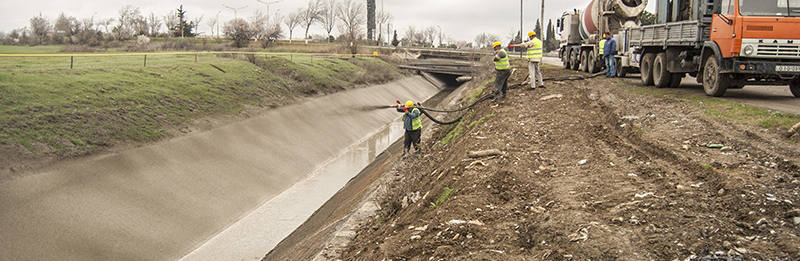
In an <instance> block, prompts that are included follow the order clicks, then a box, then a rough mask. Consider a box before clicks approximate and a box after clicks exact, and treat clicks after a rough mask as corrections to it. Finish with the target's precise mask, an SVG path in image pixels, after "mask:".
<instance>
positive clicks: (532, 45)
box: [510, 32, 544, 90]
mask: <svg viewBox="0 0 800 261" xmlns="http://www.w3.org/2000/svg"><path fill="white" fill-rule="evenodd" d="M528 39H529V40H528V41H527V42H524V43H522V44H518V45H516V46H518V47H524V48H528V52H527V53H526V55H525V58H528V75H530V77H531V87H530V89H529V90H536V79H539V87H541V88H544V79H542V68H541V67H540V66H539V64H540V62H541V61H542V47H543V46H544V45H543V44H542V41H541V40H539V38H536V32H529V33H528ZM514 46H515V45H511V46H510V47H514Z"/></svg>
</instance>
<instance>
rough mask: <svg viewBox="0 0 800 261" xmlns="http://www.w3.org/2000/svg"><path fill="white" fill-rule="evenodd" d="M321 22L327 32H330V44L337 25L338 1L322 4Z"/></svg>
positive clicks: (327, 1)
mask: <svg viewBox="0 0 800 261" xmlns="http://www.w3.org/2000/svg"><path fill="white" fill-rule="evenodd" d="M319 21H320V23H322V27H323V28H324V29H325V32H328V42H330V39H331V31H333V27H334V26H335V25H336V0H325V1H324V2H323V3H322V11H321V12H320V16H319Z"/></svg>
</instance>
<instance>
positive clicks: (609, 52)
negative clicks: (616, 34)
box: [603, 38, 617, 56]
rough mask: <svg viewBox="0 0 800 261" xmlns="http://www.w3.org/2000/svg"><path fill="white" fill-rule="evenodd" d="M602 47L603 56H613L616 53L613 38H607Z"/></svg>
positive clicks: (615, 43)
mask: <svg viewBox="0 0 800 261" xmlns="http://www.w3.org/2000/svg"><path fill="white" fill-rule="evenodd" d="M603 48H604V49H605V50H604V51H603V56H614V55H615V54H617V40H614V38H609V39H608V40H607V41H606V44H605V46H603Z"/></svg>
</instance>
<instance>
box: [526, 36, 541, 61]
mask: <svg viewBox="0 0 800 261" xmlns="http://www.w3.org/2000/svg"><path fill="white" fill-rule="evenodd" d="M531 41H533V47H531V48H528V52H527V54H526V57H527V58H528V59H536V58H542V40H539V38H533V40H531Z"/></svg>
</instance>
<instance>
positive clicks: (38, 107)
mask: <svg viewBox="0 0 800 261" xmlns="http://www.w3.org/2000/svg"><path fill="white" fill-rule="evenodd" d="M3 48H4V49H3V50H4V51H8V50H9V49H15V48H16V47H15V48H8V46H3ZM28 48H30V47H28ZM34 49H35V48H34ZM37 50H40V51H44V49H37ZM16 51H22V49H16ZM25 53H31V51H30V50H29V51H26V52H25ZM241 57H242V56H240V58H239V59H230V58H221V57H217V56H216V55H211V54H209V55H199V56H198V57H197V62H195V56H194V55H153V56H152V57H151V56H147V67H144V57H142V56H138V57H137V56H112V57H98V56H89V57H75V64H74V67H73V69H70V68H69V63H70V58H69V57H0V61H2V62H0V126H2V129H0V143H7V142H8V141H9V140H13V141H16V142H19V143H20V144H23V145H24V146H27V147H28V148H31V147H32V145H31V144H32V143H34V142H39V143H44V144H47V145H49V146H50V147H51V148H53V150H55V153H56V154H59V155H64V154H68V153H70V152H81V151H88V150H91V148H94V147H97V146H110V145H114V144H117V143H119V142H120V141H126V140H130V141H152V140H157V139H160V138H163V137H165V136H166V135H169V133H168V131H167V130H166V128H165V127H167V126H176V125H181V124H184V123H187V122H191V121H193V120H195V119H199V118H203V117H207V116H209V115H217V114H237V113H239V112H241V111H242V110H243V108H244V106H245V105H247V104H254V105H255V104H260V103H264V102H265V101H266V102H267V103H269V101H268V100H267V99H269V98H275V97H277V96H282V97H294V96H305V95H309V94H316V93H320V92H321V93H331V92H334V91H337V90H341V89H344V88H345V87H347V86H349V85H353V84H355V83H357V81H361V82H358V83H376V82H377V81H384V82H385V81H387V80H391V79H393V78H392V77H394V78H399V77H400V76H401V74H400V73H399V71H398V70H396V69H393V67H392V66H391V65H389V64H387V63H385V62H383V61H381V60H377V59H372V58H356V59H348V60H342V59H314V61H313V62H312V61H311V60H310V58H309V59H308V60H307V61H304V60H298V61H292V60H289V59H284V58H270V59H273V60H276V61H277V60H281V61H282V62H281V66H285V68H270V67H268V66H264V68H259V67H258V66H256V65H254V64H253V63H250V62H248V61H247V60H246V59H243V58H241ZM261 59H265V58H263V57H262V58H261ZM212 64H213V65H215V66H217V67H219V68H221V69H223V70H224V71H225V72H222V71H220V70H218V69H216V68H214V67H212V66H211V65H212ZM271 69H275V70H274V71H273V70H271ZM376 70H377V71H379V72H376ZM384 71H386V73H382V72H384ZM293 75H299V76H300V77H299V78H298V77H295V76H293ZM364 75H369V76H371V77H373V78H369V77H366V76H364ZM300 86H302V87H300ZM315 88H316V89H315ZM310 90H311V91H310Z"/></svg>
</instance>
